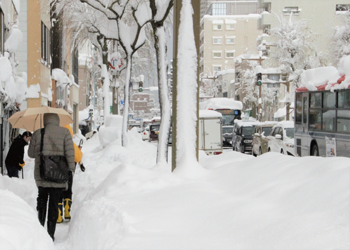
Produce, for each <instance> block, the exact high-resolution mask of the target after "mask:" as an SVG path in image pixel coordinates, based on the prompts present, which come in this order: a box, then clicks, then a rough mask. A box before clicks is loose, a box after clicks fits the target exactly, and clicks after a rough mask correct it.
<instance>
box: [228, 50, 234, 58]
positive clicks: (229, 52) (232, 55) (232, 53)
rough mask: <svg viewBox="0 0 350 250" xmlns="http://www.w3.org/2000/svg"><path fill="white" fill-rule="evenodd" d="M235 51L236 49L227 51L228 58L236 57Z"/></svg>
mask: <svg viewBox="0 0 350 250" xmlns="http://www.w3.org/2000/svg"><path fill="white" fill-rule="evenodd" d="M234 57H235V52H234V51H226V58H234Z"/></svg>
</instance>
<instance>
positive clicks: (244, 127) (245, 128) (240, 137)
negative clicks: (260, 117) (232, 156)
mask: <svg viewBox="0 0 350 250" xmlns="http://www.w3.org/2000/svg"><path fill="white" fill-rule="evenodd" d="M257 124H259V122H257V121H242V120H235V121H234V125H233V132H232V150H233V151H238V152H241V153H246V152H248V153H251V152H252V141H253V133H254V128H255V125H257Z"/></svg>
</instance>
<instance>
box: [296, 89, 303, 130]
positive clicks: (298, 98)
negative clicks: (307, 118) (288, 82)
mask: <svg viewBox="0 0 350 250" xmlns="http://www.w3.org/2000/svg"><path fill="white" fill-rule="evenodd" d="M296 103H297V108H296V110H295V122H296V123H301V119H302V117H303V115H302V114H303V113H302V110H303V103H302V93H296Z"/></svg>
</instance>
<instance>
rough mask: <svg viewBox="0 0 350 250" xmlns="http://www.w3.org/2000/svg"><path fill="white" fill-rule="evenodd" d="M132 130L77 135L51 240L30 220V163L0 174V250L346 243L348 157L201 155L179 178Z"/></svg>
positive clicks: (349, 240)
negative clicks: (69, 184)
mask: <svg viewBox="0 0 350 250" xmlns="http://www.w3.org/2000/svg"><path fill="white" fill-rule="evenodd" d="M130 134H131V135H130V139H131V140H130V145H129V147H128V148H123V147H121V146H120V145H117V143H114V144H109V145H107V146H106V147H105V148H102V147H101V146H100V143H99V138H98V136H97V135H96V136H94V137H93V138H92V139H91V140H88V141H85V143H84V147H83V152H84V165H85V167H86V172H84V173H83V172H81V171H80V169H77V171H76V173H75V176H74V183H73V205H72V220H71V221H70V222H69V223H67V222H65V223H63V224H58V225H57V229H56V235H55V237H56V240H55V242H54V244H53V243H52V241H51V238H50V237H49V235H48V234H47V233H46V229H44V228H43V227H42V226H41V225H40V224H39V221H38V220H37V214H36V209H35V207H36V196H37V188H36V185H35V182H34V178H33V165H34V162H33V160H32V159H30V158H28V157H27V156H26V158H25V161H26V166H25V171H24V179H16V178H13V179H10V178H8V177H7V176H1V177H0V199H1V203H0V222H1V223H0V249H1V250H9V249H21V250H24V249H28V250H29V249H30V250H31V249H45V250H47V249H57V250H68V249H75V250H78V249H79V250H80V249H81V250H85V249H91V250H97V249H174V250H175V249H208V250H209V249H349V248H350V213H349V208H350V159H349V158H342V157H338V158H321V157H304V158H293V157H290V156H285V155H281V154H276V153H267V154H264V155H262V156H259V157H257V158H255V157H252V156H250V155H244V154H241V153H238V152H233V151H232V150H228V149H226V150H225V151H224V153H223V154H222V155H219V156H211V157H208V156H206V155H204V154H201V159H200V164H201V166H202V168H203V171H200V172H198V173H200V175H198V178H193V177H192V178H187V176H184V174H180V173H176V172H175V173H170V166H162V167H160V166H157V167H155V163H156V159H155V157H156V150H157V149H156V144H155V143H148V142H143V141H142V140H141V137H140V135H139V134H137V133H130ZM76 139H77V138H76ZM187 167H188V168H189V169H191V166H187ZM196 171H198V170H196ZM203 172H204V173H203ZM195 173H196V172H193V173H192V175H191V176H193V174H195Z"/></svg>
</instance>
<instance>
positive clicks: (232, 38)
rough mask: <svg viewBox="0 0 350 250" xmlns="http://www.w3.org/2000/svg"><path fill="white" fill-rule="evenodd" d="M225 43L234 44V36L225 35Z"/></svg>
mask: <svg viewBox="0 0 350 250" xmlns="http://www.w3.org/2000/svg"><path fill="white" fill-rule="evenodd" d="M226 44H235V38H234V37H226Z"/></svg>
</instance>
